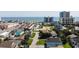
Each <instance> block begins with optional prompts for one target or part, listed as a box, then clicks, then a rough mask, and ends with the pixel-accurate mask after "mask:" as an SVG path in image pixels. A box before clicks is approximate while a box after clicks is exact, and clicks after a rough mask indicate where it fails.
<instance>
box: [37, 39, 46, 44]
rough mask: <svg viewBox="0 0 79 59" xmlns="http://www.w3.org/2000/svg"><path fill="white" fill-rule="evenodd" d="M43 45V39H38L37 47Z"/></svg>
mask: <svg viewBox="0 0 79 59" xmlns="http://www.w3.org/2000/svg"><path fill="white" fill-rule="evenodd" d="M44 44H45V40H43V39H39V41H38V42H37V45H44Z"/></svg>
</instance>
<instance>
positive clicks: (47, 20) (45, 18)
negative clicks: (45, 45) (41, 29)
mask: <svg viewBox="0 0 79 59" xmlns="http://www.w3.org/2000/svg"><path fill="white" fill-rule="evenodd" d="M44 22H46V23H51V22H53V17H44Z"/></svg>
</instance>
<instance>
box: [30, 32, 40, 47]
mask: <svg viewBox="0 0 79 59" xmlns="http://www.w3.org/2000/svg"><path fill="white" fill-rule="evenodd" d="M35 33H36V34H35V37H34V38H33V41H32V44H31V45H30V47H29V48H36V47H37V45H36V43H37V41H38V36H39V32H35Z"/></svg>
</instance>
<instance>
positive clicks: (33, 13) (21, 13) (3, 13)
mask: <svg viewBox="0 0 79 59" xmlns="http://www.w3.org/2000/svg"><path fill="white" fill-rule="evenodd" d="M59 12H61V11H0V17H44V16H52V17H58V16H59ZM70 14H71V15H72V16H73V17H79V11H70Z"/></svg>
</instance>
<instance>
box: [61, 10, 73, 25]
mask: <svg viewBox="0 0 79 59" xmlns="http://www.w3.org/2000/svg"><path fill="white" fill-rule="evenodd" d="M60 23H61V24H62V25H73V24H74V18H73V17H72V16H70V12H66V11H64V12H60Z"/></svg>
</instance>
